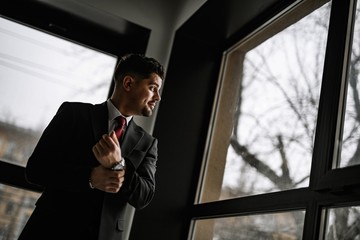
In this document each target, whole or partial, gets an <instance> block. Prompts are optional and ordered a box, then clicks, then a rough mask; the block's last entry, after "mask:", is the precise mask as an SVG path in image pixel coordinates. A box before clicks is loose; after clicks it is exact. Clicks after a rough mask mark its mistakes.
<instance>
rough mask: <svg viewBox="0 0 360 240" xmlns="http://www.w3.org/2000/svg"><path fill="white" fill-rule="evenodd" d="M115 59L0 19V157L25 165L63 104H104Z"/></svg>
mask: <svg viewBox="0 0 360 240" xmlns="http://www.w3.org/2000/svg"><path fill="white" fill-rule="evenodd" d="M115 64H116V58H115V57H113V56H110V55H107V54H104V53H101V52H98V51H95V50H93V49H90V48H86V47H84V46H81V45H79V44H75V43H73V42H70V41H66V40H64V39H62V38H58V37H55V36H52V35H49V34H46V33H43V32H40V31H37V30H35V29H32V28H29V27H25V26H23V25H20V24H17V23H15V22H12V21H9V20H7V19H4V18H0V159H1V160H2V161H8V162H11V163H15V164H19V165H23V166H24V165H25V164H26V161H27V158H28V157H29V155H30V154H31V152H32V150H33V148H34V146H35V144H36V142H37V140H38V139H39V135H40V133H41V132H42V131H43V130H44V128H45V126H46V125H47V124H48V123H49V122H50V120H51V118H52V117H53V116H54V115H55V112H56V110H57V109H58V107H59V106H60V104H61V103H62V102H63V101H85V102H91V103H99V102H102V101H105V100H106V97H107V94H108V91H109V87H110V83H111V79H112V74H113V71H114V68H115Z"/></svg>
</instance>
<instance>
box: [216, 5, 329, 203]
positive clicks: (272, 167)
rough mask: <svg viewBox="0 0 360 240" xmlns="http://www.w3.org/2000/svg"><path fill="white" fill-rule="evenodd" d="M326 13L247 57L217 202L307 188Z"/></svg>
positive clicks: (300, 23) (298, 24)
mask: <svg viewBox="0 0 360 240" xmlns="http://www.w3.org/2000/svg"><path fill="white" fill-rule="evenodd" d="M329 15H330V4H329V3H328V4H326V5H324V6H322V7H321V8H319V9H317V10H315V11H314V12H313V13H311V14H310V15H308V16H306V17H305V18H303V19H301V20H300V21H298V22H296V23H295V24H293V25H291V26H290V27H288V28H287V29H285V30H284V31H282V32H280V33H278V34H276V35H275V36H274V37H272V38H270V39H268V40H267V41H265V42H263V43H262V44H261V45H259V46H257V47H256V48H254V49H252V50H251V51H249V52H247V53H246V55H245V59H244V70H243V73H242V82H241V87H240V93H239V96H240V100H238V102H239V105H238V110H237V111H236V115H235V116H234V117H235V119H236V120H235V126H234V130H233V135H232V137H231V140H230V146H229V148H228V152H227V158H226V166H225V172H224V177H223V184H222V192H221V197H220V198H221V199H227V198H234V197H240V196H246V195H253V194H259V193H266V192H274V191H281V190H286V189H293V188H299V187H306V186H308V183H309V173H310V168H311V156H312V151H313V138H314V134H315V127H316V126H315V125H316V119H317V110H318V102H319V95H320V87H321V86H320V84H321V78H322V70H323V63H324V55H325V47H326V40H327V32H328V21H329ZM234 77H236V76H234Z"/></svg>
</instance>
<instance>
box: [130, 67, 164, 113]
mask: <svg viewBox="0 0 360 240" xmlns="http://www.w3.org/2000/svg"><path fill="white" fill-rule="evenodd" d="M133 84H134V86H133V88H132V90H131V92H130V94H129V96H130V98H131V101H130V104H131V109H132V111H133V112H134V113H133V115H141V116H146V117H149V116H151V115H152V113H153V110H154V108H155V105H156V103H157V102H159V101H160V99H161V97H160V93H159V91H160V88H161V85H162V79H161V78H160V77H159V76H158V75H157V74H155V73H153V74H151V75H150V77H149V78H146V79H142V80H138V81H134V82H133Z"/></svg>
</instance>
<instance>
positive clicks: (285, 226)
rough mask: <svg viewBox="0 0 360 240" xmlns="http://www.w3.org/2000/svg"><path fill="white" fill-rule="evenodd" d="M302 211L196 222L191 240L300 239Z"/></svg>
mask: <svg viewBox="0 0 360 240" xmlns="http://www.w3.org/2000/svg"><path fill="white" fill-rule="evenodd" d="M304 217H305V211H294V212H283V213H274V214H263V215H249V216H240V217H228V218H215V219H205V220H197V221H196V222H195V227H196V230H195V232H194V235H193V238H192V239H194V240H195V239H196V240H197V239H212V240H223V239H237V240H242V239H243V240H259V239H289V240H290V239H291V240H301V239H302V232H303V226H304Z"/></svg>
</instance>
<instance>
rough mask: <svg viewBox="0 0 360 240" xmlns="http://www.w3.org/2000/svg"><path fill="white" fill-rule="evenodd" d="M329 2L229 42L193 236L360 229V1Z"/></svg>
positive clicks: (281, 235) (296, 235)
mask: <svg viewBox="0 0 360 240" xmlns="http://www.w3.org/2000/svg"><path fill="white" fill-rule="evenodd" d="M320 2H321V1H320ZM320 2H319V1H313V0H304V1H298V2H295V3H294V4H293V5H292V6H289V8H288V9H286V10H284V12H282V13H280V14H279V15H278V16H276V17H275V18H274V19H272V21H270V22H268V23H267V24H266V25H265V26H261V27H259V29H258V30H257V31H255V32H253V33H252V34H251V35H249V36H247V37H246V38H245V39H242V40H241V41H240V42H239V43H238V44H236V46H233V47H232V48H231V49H228V50H226V51H225V52H224V57H223V65H222V71H221V73H220V81H219V85H218V92H217V95H216V99H215V105H214V107H213V119H212V121H211V126H210V128H209V134H208V137H209V140H208V146H207V149H206V154H205V156H204V161H203V169H202V170H203V173H202V178H201V182H200V183H199V187H198V195H197V198H196V199H195V204H194V208H193V212H194V214H193V221H192V228H191V230H192V231H191V233H190V236H191V239H213V240H215V239H235V238H236V239H260V238H262V237H263V238H264V239H306V240H310V239H326V240H333V239H357V238H359V234H360V231H359V230H358V228H357V227H356V226H358V224H357V223H358V221H360V215H359V209H358V205H359V204H360V198H359V195H358V193H359V191H360V189H359V186H360V179H359V177H358V174H359V171H360V167H359V166H358V165H359V163H360V162H359V159H360V158H359V156H360V155H359V153H360V150H359V149H360V147H359V146H360V145H359V136H358V135H359V134H358V131H359V121H358V119H360V118H358V117H357V116H358V112H357V111H358V108H359V109H360V107H359V106H358V105H359V104H358V102H360V100H359V94H358V91H359V89H360V88H359V87H358V84H357V83H358V80H359V76H360V70H359V67H360V65H359V64H358V62H359V59H360V58H359V36H358V35H359V23H358V21H359V16H358V15H359V14H358V13H359V11H360V10H359V9H360V5H359V3H357V5H356V2H355V1H348V2H347V3H345V2H344V1H339V0H333V1H322V2H321V3H320ZM352 35H353V37H352ZM351 41H352V44H351ZM347 82H348V83H349V86H348V87H347V88H346V87H345V86H346V85H347ZM343 103H344V104H343ZM345 106H346V109H345ZM359 112H360V111H359ZM334 162H335V163H336V164H335V166H334ZM269 219H271V220H269ZM281 221H284V222H287V223H288V227H289V229H286V230H285V229H284V228H282V227H281V226H282V224H281ZM263 222H266V223H267V225H266V226H265V225H262V224H263ZM258 224H259V225H258ZM275 226H276V227H275Z"/></svg>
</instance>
